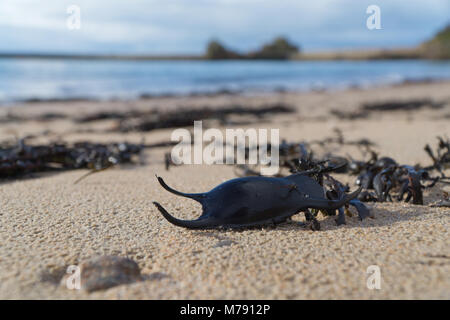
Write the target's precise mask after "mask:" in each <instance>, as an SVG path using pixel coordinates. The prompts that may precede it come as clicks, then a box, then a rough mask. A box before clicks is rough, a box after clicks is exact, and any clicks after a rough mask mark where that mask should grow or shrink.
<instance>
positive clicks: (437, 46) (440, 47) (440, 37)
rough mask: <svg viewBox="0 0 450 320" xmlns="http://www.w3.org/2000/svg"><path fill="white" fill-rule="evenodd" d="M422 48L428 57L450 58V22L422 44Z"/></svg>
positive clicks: (424, 55) (424, 54) (425, 56)
mask: <svg viewBox="0 0 450 320" xmlns="http://www.w3.org/2000/svg"><path fill="white" fill-rule="evenodd" d="M420 50H421V52H422V55H423V57H424V58H427V59H450V24H449V25H447V27H445V28H444V29H443V30H441V31H439V32H438V33H437V34H436V35H435V36H434V37H433V38H432V39H431V40H429V41H427V42H425V43H424V44H422V46H421V48H420Z"/></svg>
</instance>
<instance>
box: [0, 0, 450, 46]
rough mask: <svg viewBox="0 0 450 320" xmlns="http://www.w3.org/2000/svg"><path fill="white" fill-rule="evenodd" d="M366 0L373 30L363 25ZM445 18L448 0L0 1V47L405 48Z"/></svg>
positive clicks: (448, 15)
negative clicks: (73, 21)
mask: <svg viewBox="0 0 450 320" xmlns="http://www.w3.org/2000/svg"><path fill="white" fill-rule="evenodd" d="M371 4H375V5H378V6H379V7H380V9H381V27H382V29H381V30H368V29H367V28H366V19H367V17H368V14H366V8H367V6H369V5H371ZM70 5H77V6H79V7H80V9H81V29H80V30H69V29H68V28H67V26H66V20H67V18H68V14H67V12H66V10H67V7H68V6H70ZM449 22H450V0H428V1H423V0H409V1H407V0H369V1H366V0H316V1H300V0H258V1H257V0H184V1H183V0H120V1H119V0H96V1H94V0H70V1H66V0H39V1H37V0H0V39H1V41H0V51H2V52H5V51H8V52H17V51H20V52H60V53H134V54H145V53H150V54H164V53H167V54H183V53H187V54H196V53H201V52H203V51H204V48H205V45H206V43H207V41H208V40H210V39H211V38H217V39H219V40H221V41H222V42H223V43H225V44H226V45H227V46H229V47H230V48H233V49H236V50H242V51H248V50H253V49H256V48H258V46H260V45H261V44H262V43H264V42H267V41H269V40H270V39H272V38H273V37H275V36H278V35H284V36H287V37H288V38H289V39H291V40H292V41H293V42H295V43H297V44H299V45H300V46H301V47H302V48H303V49H304V50H305V51H320V50H330V49H348V48H377V47H383V48H389V47H407V46H414V45H417V44H419V43H420V42H422V41H424V40H426V39H427V38H429V37H430V36H432V35H433V34H434V33H435V32H436V31H437V30H438V29H440V28H442V27H443V26H445V25H446V24H447V23H449Z"/></svg>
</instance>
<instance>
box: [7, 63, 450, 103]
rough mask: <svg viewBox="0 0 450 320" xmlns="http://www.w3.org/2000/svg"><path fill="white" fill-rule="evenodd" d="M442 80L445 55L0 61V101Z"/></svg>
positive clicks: (448, 68) (448, 66)
mask: <svg viewBox="0 0 450 320" xmlns="http://www.w3.org/2000/svg"><path fill="white" fill-rule="evenodd" d="M448 79H450V61H429V60H380V61H269V60H267V61H266V60H260V61H242V60H231V61H187V60H181V61H163V60H161V61H158V60H154V61H110V60H70V59H49V60H41V59H15V58H4V59H0V103H3V104H5V103H6V104H8V103H14V102H17V101H33V100H38V101H39V100H73V99H92V100H110V99H119V100H120V99H123V100H128V99H137V98H140V97H149V96H164V95H189V94H207V93H217V92H232V93H233V92H244V93H254V94H258V93H266V92H273V91H310V90H341V89H346V88H351V87H358V88H368V87H373V86H380V85H393V84H400V83H403V82H405V81H423V80H427V81H434V80H436V81H439V80H448Z"/></svg>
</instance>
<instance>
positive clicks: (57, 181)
mask: <svg viewBox="0 0 450 320" xmlns="http://www.w3.org/2000/svg"><path fill="white" fill-rule="evenodd" d="M425 98H426V99H431V100H433V101H437V102H442V103H443V104H444V106H443V107H442V108H440V109H429V108H424V109H420V110H416V111H408V112H405V111H396V112H383V113H373V114H371V115H370V116H369V117H368V118H365V119H356V120H340V119H338V118H337V117H335V116H332V115H330V110H333V109H338V110H340V111H353V110H357V109H358V108H359V106H360V105H361V104H362V103H367V102H376V101H378V102H382V101H387V100H392V99H398V100H409V99H425ZM275 102H282V103H286V104H289V105H292V106H294V107H295V108H296V110H297V113H296V114H295V115H280V116H276V117H272V118H270V119H269V120H270V121H265V122H261V123H258V124H257V125H255V124H250V125H246V126H242V127H243V128H247V127H256V128H268V129H270V128H279V129H280V137H281V138H286V139H287V140H288V141H302V140H304V141H311V140H315V139H321V138H324V137H329V136H332V135H333V134H334V131H333V130H334V129H335V128H338V129H340V130H341V131H342V132H343V134H344V137H346V138H348V139H351V140H356V139H360V138H370V139H371V140H372V141H374V142H375V143H376V144H377V145H376V147H375V148H374V149H375V150H376V151H379V152H380V154H381V155H383V156H390V157H393V158H394V159H396V160H397V161H399V162H400V163H403V164H411V165H414V164H416V163H421V164H423V165H429V164H431V162H430V159H429V158H428V156H427V155H426V153H425V152H424V151H423V147H424V145H425V144H426V143H429V144H431V145H432V146H433V147H435V146H436V144H437V139H436V136H438V135H447V136H450V125H449V123H450V83H449V82H442V83H428V84H408V85H402V86H395V87H384V88H376V89H369V90H359V89H352V90H346V91H338V92H309V93H276V94H267V95H263V96H243V95H218V96H215V97H183V98H155V99H148V100H139V101H129V102H119V101H116V102H70V103H67V102H66V103H62V102H61V103H59V102H58V103H33V104H23V105H18V106H15V107H12V108H4V107H3V108H0V116H1V115H2V114H5V113H7V112H13V113H15V114H26V115H38V114H43V113H45V112H58V113H60V112H63V113H68V114H70V115H80V114H87V113H90V112H97V111H98V110H124V109H130V108H136V109H144V110H145V109H149V108H165V109H172V108H177V107H183V106H199V107H202V106H222V105H229V104H233V103H240V104H243V105H255V106H258V105H261V104H267V103H275ZM112 125H113V121H111V120H105V121H98V122H95V123H89V124H81V125H80V124H74V123H73V122H72V121H70V120H68V119H62V120H55V121H43V122H42V121H40V122H37V121H26V122H17V123H16V122H10V123H2V124H1V125H0V139H1V140H5V139H11V138H13V137H14V135H17V136H25V135H29V134H40V133H42V132H45V131H47V134H49V135H47V136H45V137H43V138H40V139H42V140H43V141H46V140H48V139H56V138H61V139H64V140H66V141H77V140H85V139H89V140H92V141H105V142H106V141H129V142H134V143H139V142H141V139H142V138H145V141H146V142H147V143H153V142H160V141H164V140H169V139H170V134H171V132H172V130H156V131H152V132H148V133H126V134H125V133H124V134H119V133H102V129H105V128H109V127H111V126H112ZM233 128H234V127H233ZM81 129H82V130H84V131H80V130H81ZM222 129H223V127H222ZM88 130H91V132H89V131H88ZM92 130H95V133H94V132H92ZM168 150H169V149H158V150H146V151H145V152H144V158H143V162H144V164H142V165H127V166H122V167H117V168H114V169H110V170H106V171H104V172H101V173H98V174H95V175H92V176H90V177H88V178H87V179H85V180H83V181H82V182H80V183H79V184H73V182H74V181H75V180H76V179H77V178H79V177H80V176H81V175H83V174H84V173H86V172H87V171H86V170H76V171H68V172H63V173H58V174H50V173H48V174H35V175H34V177H33V178H28V179H19V180H8V181H1V182H0V225H1V227H0V298H1V299H26V298H31V299H66V298H68V299H449V298H450V280H449V277H448V274H449V272H450V237H449V226H450V209H448V208H431V207H429V206H428V204H429V203H431V202H433V201H435V200H436V199H438V198H439V197H440V196H441V195H442V191H443V190H446V191H449V187H448V186H444V185H442V184H438V185H436V186H435V187H433V188H432V189H430V190H427V191H426V192H425V196H424V201H425V204H424V205H423V206H421V205H412V204H407V203H403V202H394V203H375V204H374V203H371V204H369V205H370V206H371V207H372V210H373V213H374V216H375V218H374V219H366V220H364V221H362V222H361V221H359V220H358V218H357V217H356V216H355V215H354V216H353V217H348V218H347V224H346V225H344V226H336V223H335V222H334V218H333V217H322V216H319V220H320V222H321V226H322V230H321V231H316V232H314V231H311V230H309V229H305V228H304V227H301V226H300V225H298V224H297V223H296V222H297V221H303V220H304V217H303V215H296V216H294V221H293V222H289V223H284V224H281V225H279V226H277V227H274V228H263V229H251V230H244V231H211V230H210V231H192V230H185V229H181V228H178V227H175V226H173V225H171V224H169V223H168V222H167V221H166V220H165V219H164V218H163V217H162V216H161V215H160V214H159V212H158V211H157V210H156V208H155V207H154V206H153V204H152V201H155V200H156V201H158V202H160V203H161V204H162V205H163V206H165V207H166V209H167V210H168V211H169V212H171V213H173V214H174V215H176V216H177V217H179V218H183V219H192V218H195V217H197V216H198V214H199V212H200V207H199V205H198V204H196V203H195V202H193V201H190V200H189V199H185V198H180V197H177V196H175V195H173V194H170V193H168V192H167V191H165V190H163V189H162V188H161V187H160V186H159V184H158V183H157V181H156V178H155V174H158V175H161V176H162V177H164V179H165V180H166V182H167V183H168V184H169V185H171V186H173V187H174V188H176V189H179V190H183V191H186V192H202V191H207V190H209V189H210V188H212V187H214V186H216V185H218V184H219V183H221V182H223V181H226V180H228V179H231V178H234V177H236V175H235V174H234V171H233V167H231V166H225V165H224V166H219V165H213V166H207V165H185V166H180V167H172V168H170V170H169V171H165V168H164V162H163V154H164V152H166V151H168ZM333 151H334V152H335V153H337V154H341V155H345V154H347V153H349V154H351V155H355V157H356V158H360V157H361V153H360V152H359V151H358V150H357V149H356V148H354V147H343V148H336V149H335V150H333ZM446 173H447V174H450V172H448V170H447V172H446ZM336 176H337V177H339V178H340V179H342V180H343V181H349V182H352V183H353V181H354V180H355V177H348V176H343V175H336ZM352 187H353V186H352ZM97 255H118V256H125V257H129V258H131V259H133V260H135V261H136V262H137V263H138V265H139V267H140V268H141V272H142V274H143V275H144V276H145V279H146V280H144V281H141V282H137V283H133V284H127V285H121V286H117V287H114V288H111V289H108V290H104V291H96V292H93V293H87V292H85V291H82V290H81V291H77V290H68V289H67V288H65V287H64V286H61V285H60V284H59V279H60V277H61V275H62V274H63V273H64V270H65V269H66V268H67V266H68V265H77V264H79V263H80V262H81V261H83V260H85V259H87V258H90V257H93V256H97ZM371 265H377V266H379V267H380V271H381V289H380V290H370V289H368V288H367V286H366V280H367V278H368V276H369V274H367V273H366V271H367V268H368V267H369V266H371Z"/></svg>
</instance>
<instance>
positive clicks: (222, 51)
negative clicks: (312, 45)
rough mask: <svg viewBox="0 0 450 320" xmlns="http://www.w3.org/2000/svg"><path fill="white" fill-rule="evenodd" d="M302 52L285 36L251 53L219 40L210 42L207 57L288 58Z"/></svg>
mask: <svg viewBox="0 0 450 320" xmlns="http://www.w3.org/2000/svg"><path fill="white" fill-rule="evenodd" d="M299 52H300V50H299V48H298V46H296V45H295V44H293V43H291V42H289V40H287V39H286V38H284V37H277V38H275V39H274V40H273V41H272V42H269V43H267V44H265V45H263V46H262V47H261V49H259V50H256V51H252V52H249V53H238V52H235V51H232V50H230V49H228V48H226V47H225V46H224V45H222V44H221V43H220V42H219V41H217V40H212V41H210V42H209V44H208V46H207V49H206V54H205V58H206V59H211V60H223V59H252V60H258V59H269V60H287V59H290V58H291V57H292V56H293V55H295V54H298V53H299Z"/></svg>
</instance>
